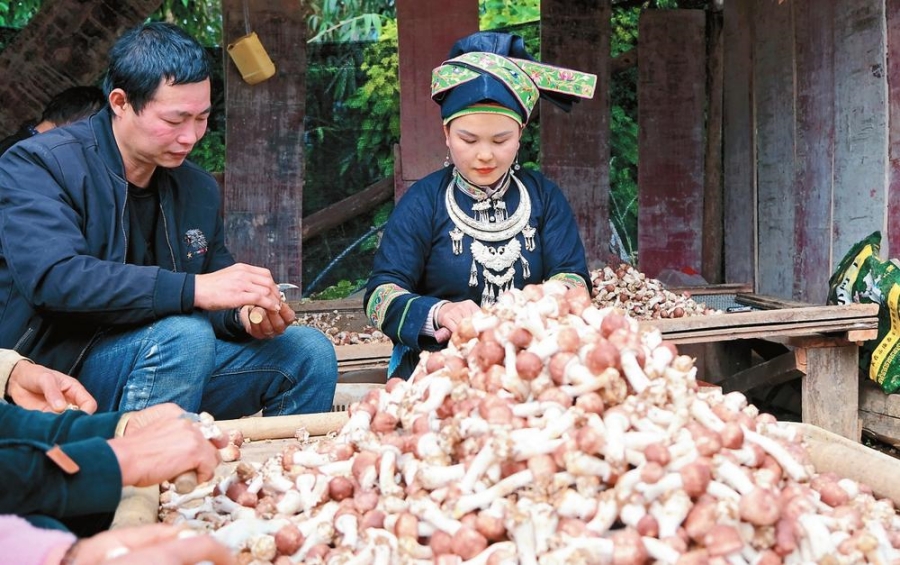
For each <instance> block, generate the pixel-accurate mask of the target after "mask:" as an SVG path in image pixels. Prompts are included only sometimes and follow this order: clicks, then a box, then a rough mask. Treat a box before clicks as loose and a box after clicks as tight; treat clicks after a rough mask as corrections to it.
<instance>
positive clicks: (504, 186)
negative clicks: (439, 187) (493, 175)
mask: <svg viewBox="0 0 900 565" xmlns="http://www.w3.org/2000/svg"><path fill="white" fill-rule="evenodd" d="M511 181H512V176H511V175H510V172H509V171H506V173H504V174H503V176H502V177H500V180H499V181H497V185H496V188H491V187H490V186H484V185H480V184H475V183H474V182H472V181H470V180H469V179H467V178H466V177H464V176H463V174H462V173H461V172H459V170H458V169H457V168H456V167H454V168H453V184H454V185H455V186H456V188H458V189H459V190H461V191H462V192H463V194H466V195H468V196H470V197H472V198H474V199H475V200H478V201H481V200H485V199H487V198H490V199H492V200H499V199H501V198H503V197H504V196H505V195H506V191H507V190H509V187H510V185H511V184H512V182H511Z"/></svg>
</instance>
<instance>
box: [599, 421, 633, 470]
mask: <svg viewBox="0 0 900 565" xmlns="http://www.w3.org/2000/svg"><path fill="white" fill-rule="evenodd" d="M603 424H604V426H605V427H606V437H605V439H606V445H605V446H604V447H603V454H604V455H606V458H607V459H608V460H610V461H612V462H615V463H619V462H622V461H624V460H625V430H627V429H628V428H629V427H630V426H631V423H630V421H629V419H628V416H627V415H626V414H625V413H624V412H622V411H621V410H607V411H606V413H605V414H604V416H603Z"/></svg>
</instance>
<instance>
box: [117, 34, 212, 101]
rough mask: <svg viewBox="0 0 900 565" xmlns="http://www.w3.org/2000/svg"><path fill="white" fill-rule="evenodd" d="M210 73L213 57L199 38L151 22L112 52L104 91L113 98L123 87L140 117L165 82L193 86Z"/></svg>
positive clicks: (119, 41)
mask: <svg viewBox="0 0 900 565" xmlns="http://www.w3.org/2000/svg"><path fill="white" fill-rule="evenodd" d="M210 73H211V71H210V61H209V55H208V54H207V53H206V50H205V49H204V48H203V46H202V45H200V43H198V42H197V40H196V39H194V38H193V37H191V36H190V35H188V34H187V33H186V32H185V31H184V30H182V29H181V28H180V27H178V26H176V25H173V24H169V23H165V22H150V23H146V24H143V25H140V26H137V27H134V28H132V29H130V30H128V31H126V32H125V33H124V34H123V35H122V36H121V37H120V38H119V39H118V40H117V41H116V43H115V45H113V47H112V49H110V51H109V69H108V70H107V72H106V78H105V80H104V81H103V90H104V93H105V94H106V96H109V93H110V92H112V91H113V90H114V89H116V88H121V89H122V90H124V91H125V95H126V96H127V97H128V103H129V104H131V107H132V108H133V109H134V111H135V113H137V114H140V113H141V110H143V109H144V106H146V105H147V103H148V102H150V101H151V100H153V96H154V95H155V94H156V90H157V89H158V88H159V84H160V82H161V81H162V80H163V79H165V80H166V81H167V82H168V83H169V84H172V85H177V84H192V83H196V82H201V81H203V80H206V79H208V78H209V76H210Z"/></svg>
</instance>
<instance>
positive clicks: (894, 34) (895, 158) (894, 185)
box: [885, 0, 900, 256]
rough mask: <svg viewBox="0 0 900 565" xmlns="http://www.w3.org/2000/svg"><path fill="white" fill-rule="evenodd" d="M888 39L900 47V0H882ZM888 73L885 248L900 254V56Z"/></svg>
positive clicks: (891, 60) (890, 59) (891, 59)
mask: <svg viewBox="0 0 900 565" xmlns="http://www.w3.org/2000/svg"><path fill="white" fill-rule="evenodd" d="M885 19H886V20H887V25H886V26H885V27H886V31H887V42H888V46H890V47H893V48H894V49H898V48H900V0H886V1H885ZM887 65H888V66H887V76H888V163H889V170H888V204H887V220H886V221H887V239H888V242H889V246H888V247H889V249H888V251H893V253H892V255H893V256H897V255H900V57H891V56H889V57H888V58H887Z"/></svg>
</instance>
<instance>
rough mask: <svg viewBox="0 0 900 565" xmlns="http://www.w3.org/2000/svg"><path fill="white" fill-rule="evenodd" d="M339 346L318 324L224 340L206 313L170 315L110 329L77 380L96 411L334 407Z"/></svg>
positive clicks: (226, 412) (217, 413)
mask: <svg viewBox="0 0 900 565" xmlns="http://www.w3.org/2000/svg"><path fill="white" fill-rule="evenodd" d="M337 376H338V375H337V359H336V357H335V351H334V346H333V345H332V344H331V342H330V341H329V340H328V338H327V337H325V335H324V334H323V333H322V332H320V331H318V330H316V329H313V328H308V327H302V326H289V327H288V328H287V330H286V331H285V332H284V334H282V335H280V336H278V337H275V338H272V339H267V340H251V341H249V342H232V341H225V340H222V339H218V338H217V337H216V336H215V334H214V332H213V328H212V326H211V325H210V323H209V322H208V321H207V319H206V318H205V317H204V316H203V315H202V314H194V315H190V316H170V317H167V318H163V319H161V320H157V321H155V322H153V323H152V324H149V325H147V326H141V327H139V328H131V329H127V330H119V331H114V332H108V333H106V334H105V335H103V336H102V337H101V338H99V339H98V340H97V342H96V343H94V344H93V345H92V346H91V349H90V351H89V352H88V354H87V357H86V359H85V362H84V365H83V366H82V368H81V371H80V374H79V375H78V380H79V381H81V383H82V384H83V385H84V386H85V388H87V390H88V391H89V392H90V393H91V394H93V395H94V397H95V398H96V399H97V404H98V411H111V410H140V409H142V408H146V407H148V406H152V405H154V404H160V403H162V402H174V403H176V404H178V405H179V406H181V407H182V408H184V409H185V410H187V411H190V412H200V411H204V412H209V413H210V414H212V415H213V416H214V417H215V418H216V419H219V420H223V419H231V418H240V417H241V416H247V415H250V414H255V413H257V412H258V411H259V410H262V411H263V415H265V416H279V415H284V414H302V413H315V412H329V411H330V410H331V404H332V401H333V400H334V390H335V386H336V384H337Z"/></svg>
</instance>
